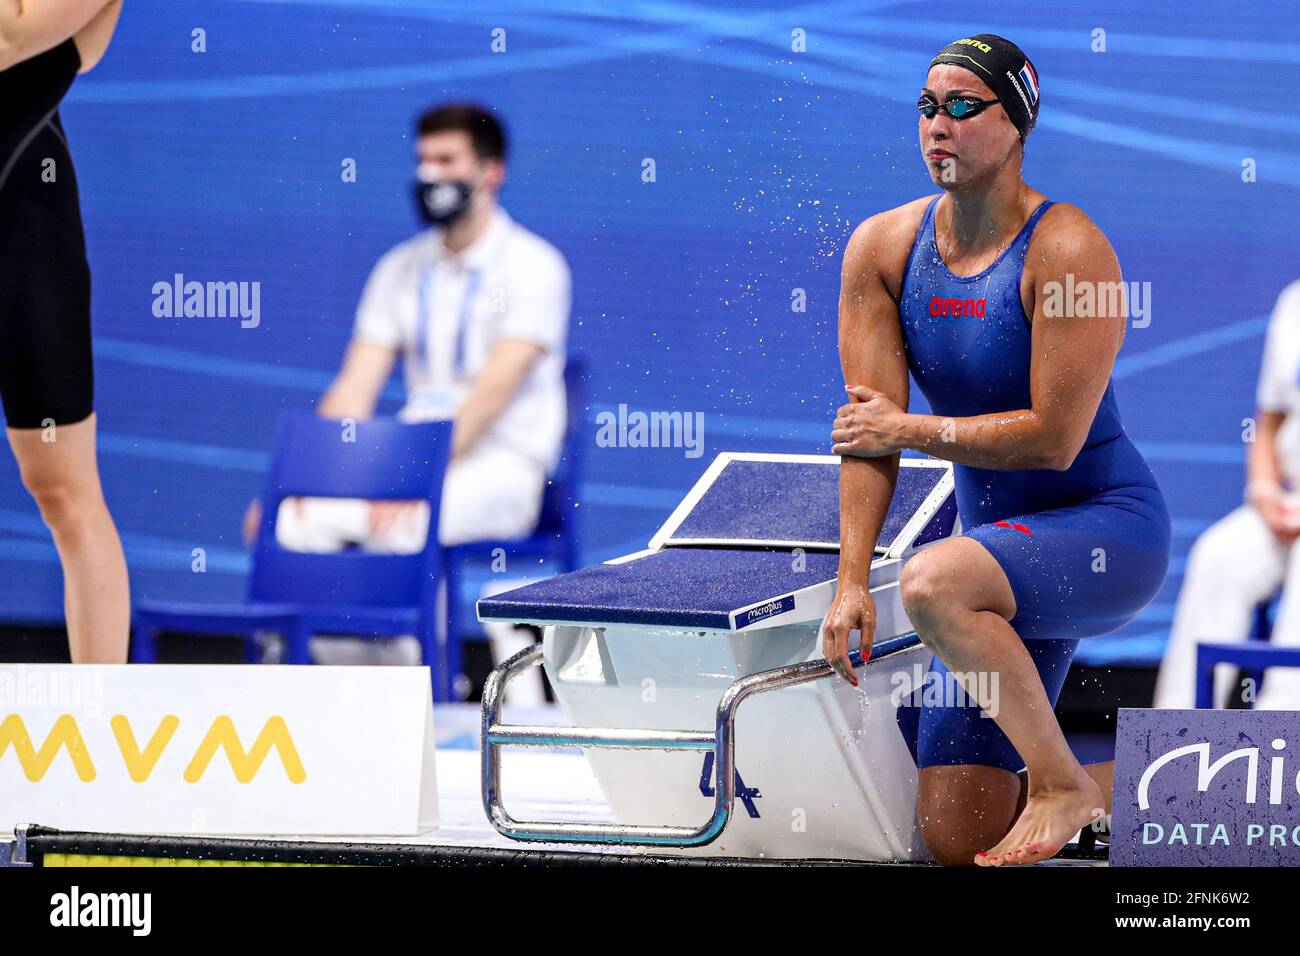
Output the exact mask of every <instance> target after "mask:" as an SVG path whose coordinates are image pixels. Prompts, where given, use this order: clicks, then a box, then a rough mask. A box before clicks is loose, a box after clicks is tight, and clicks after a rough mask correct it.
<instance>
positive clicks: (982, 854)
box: [975, 853, 988, 856]
mask: <svg viewBox="0 0 1300 956" xmlns="http://www.w3.org/2000/svg"><path fill="white" fill-rule="evenodd" d="M975 855H976V856H988V854H987V853H976V854H975Z"/></svg>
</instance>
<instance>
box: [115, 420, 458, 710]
mask: <svg viewBox="0 0 1300 956" xmlns="http://www.w3.org/2000/svg"><path fill="white" fill-rule="evenodd" d="M350 427H352V428H355V432H354V433H353V434H351V435H348V436H347V437H348V438H352V439H355V440H349V441H345V440H343V439H344V437H345V436H344V432H343V424H342V423H341V422H338V421H333V420H330V419H325V418H320V417H319V416H317V415H314V414H311V413H307V412H304V413H298V414H292V415H288V416H285V418H284V419H283V420H282V421H281V423H280V431H279V436H278V438H277V440H276V446H275V451H274V454H273V456H272V461H271V471H270V474H269V475H268V477H267V481H266V487H265V491H264V493H263V495H262V521H261V524H260V526H259V527H258V532H257V541H256V543H255V544H254V546H253V558H252V563H253V567H252V574H251V576H250V578H249V583H248V599H247V601H246V602H245V603H243V604H232V605H212V604H197V603H183V602H171V601H145V602H140V603H139V604H138V605H137V606H136V608H135V614H134V621H135V640H134V641H133V642H132V660H134V661H136V662H138V663H153V662H154V661H156V660H157V635H158V632H159V631H161V630H166V631H178V632H182V633H190V634H238V635H241V636H243V637H244V640H245V660H248V661H250V662H253V661H255V660H256V642H255V641H254V639H253V636H254V634H255V632H257V631H277V632H279V633H280V634H282V635H283V636H284V639H285V643H286V656H285V660H286V662H287V663H290V664H309V663H311V650H310V642H311V637H312V635H313V634H322V633H324V634H340V635H356V636H370V637H396V636H400V635H403V634H413V635H415V636H416V637H417V638H418V639H419V641H420V645H421V648H422V649H423V653H424V661H425V663H426V664H430V665H431V666H432V667H433V686H434V696H435V698H436V699H439V700H449V699H451V680H452V675H453V674H455V673H458V671H455V670H451V668H450V666H449V661H450V660H452V659H455V660H457V661H458V660H459V658H460V654H459V649H457V650H456V651H454V652H453V651H450V650H449V648H448V644H449V642H450V640H451V635H449V634H448V633H447V632H446V631H445V629H443V628H442V627H441V626H440V625H441V623H442V622H443V621H445V616H444V614H442V613H440V608H439V604H440V603H442V602H440V601H439V585H440V584H441V582H442V580H443V549H442V548H441V546H440V545H439V544H438V536H437V534H436V528H437V526H438V524H437V522H438V509H439V505H440V503H441V498H442V480H443V475H444V473H445V472H446V469H447V459H448V454H449V451H450V448H451V427H452V426H451V422H447V421H439V422H428V423H424V424H406V423H402V422H398V421H396V420H394V419H383V418H380V419H371V420H368V421H361V422H357V423H355V425H352V426H350ZM299 496H302V497H322V498H365V499H372V500H382V499H389V500H415V499H420V500H424V501H426V502H428V504H429V508H430V525H429V527H430V529H431V530H430V533H429V535H428V540H427V541H426V542H425V546H424V550H423V551H421V552H418V553H416V554H410V555H405V554H403V555H391V554H371V553H368V552H364V551H360V550H345V551H340V552H335V553H329V554H307V553H303V552H298V551H289V550H286V549H284V548H282V547H281V546H280V544H279V542H278V541H276V537H275V522H276V517H277V514H278V512H279V509H280V502H281V501H283V500H284V499H285V498H290V497H299Z"/></svg>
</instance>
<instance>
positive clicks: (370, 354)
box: [316, 339, 397, 419]
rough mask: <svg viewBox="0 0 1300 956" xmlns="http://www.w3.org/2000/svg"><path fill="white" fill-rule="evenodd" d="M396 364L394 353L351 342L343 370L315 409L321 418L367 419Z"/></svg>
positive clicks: (391, 350) (389, 349)
mask: <svg viewBox="0 0 1300 956" xmlns="http://www.w3.org/2000/svg"><path fill="white" fill-rule="evenodd" d="M396 361H397V349H395V348H393V347H391V346H387V345H376V344H375V343H373V342H364V341H361V340H360V339H353V340H352V342H351V344H350V345H348V350H347V354H346V355H344V357H343V367H342V368H341V369H339V373H338V375H336V376H335V377H334V381H333V382H331V383H330V387H329V388H328V389H326V391H325V394H324V395H322V396H321V400H320V401H319V402H318V403H317V405H316V413H317V414H318V415H320V416H321V417H322V418H355V419H365V418H369V417H370V416H371V415H373V414H374V413H375V406H376V405H378V404H379V395H380V393H381V392H382V391H383V390H384V386H385V385H386V384H387V383H388V376H389V375H391V374H392V372H393V363H394V362H396Z"/></svg>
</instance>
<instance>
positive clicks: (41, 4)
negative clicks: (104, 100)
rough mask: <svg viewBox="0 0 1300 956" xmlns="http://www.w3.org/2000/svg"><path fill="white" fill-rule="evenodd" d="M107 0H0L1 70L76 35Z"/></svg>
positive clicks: (100, 10) (105, 44)
mask: <svg viewBox="0 0 1300 956" xmlns="http://www.w3.org/2000/svg"><path fill="white" fill-rule="evenodd" d="M110 2H111V0H0V70H7V69H9V67H11V66H14V65H15V64H18V63H22V62H23V61H24V60H30V59H31V58H32V57H34V56H37V55H39V54H41V53H44V52H45V51H46V50H52V49H54V48H55V47H56V46H58V45H59V44H60V43H62V42H63V41H64V40H67V39H68V38H69V37H72V36H76V35H77V34H78V33H80V32H81V30H82V29H83V28H84V27H85V26H86V25H87V24H88V23H90V22H91V21H92V20H94V19H95V18H96V17H97V16H98V15H99V14H100V13H101V12H103V10H104V8H105V6H107V5H108V4H109V3H110ZM118 6H120V2H119V3H118ZM114 19H116V14H114ZM109 32H110V33H111V32H112V31H111V30H110V31H109ZM104 46H105V47H107V46H108V42H107V40H105V41H104ZM100 52H101V53H102V52H103V51H102V50H101V51H100Z"/></svg>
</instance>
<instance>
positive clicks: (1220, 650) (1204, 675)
mask: <svg viewBox="0 0 1300 956" xmlns="http://www.w3.org/2000/svg"><path fill="white" fill-rule="evenodd" d="M1279 599H1280V592H1279V593H1278V594H1275V595H1273V596H1272V597H1271V598H1269V599H1268V600H1267V601H1263V602H1261V603H1260V604H1258V605H1256V606H1255V620H1254V621H1253V623H1252V626H1251V631H1250V636H1249V638H1248V639H1247V641H1246V642H1245V643H1244V644H1215V643H1204V644H1198V645H1197V647H1196V706H1197V708H1198V709H1202V710H1208V709H1210V708H1212V707H1213V706H1214V666H1215V665H1216V664H1235V665H1237V667H1239V668H1241V669H1242V670H1243V671H1245V672H1246V676H1247V677H1250V678H1251V679H1253V680H1254V682H1255V687H1256V689H1257V690H1258V689H1262V688H1263V686H1264V672H1265V671H1266V670H1267V669H1268V668H1270V667H1300V648H1292V647H1273V646H1272V645H1270V644H1269V643H1268V641H1269V638H1270V637H1271V635H1272V631H1273V617H1274V615H1275V614H1276V613H1277V606H1278V604H1279Z"/></svg>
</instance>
